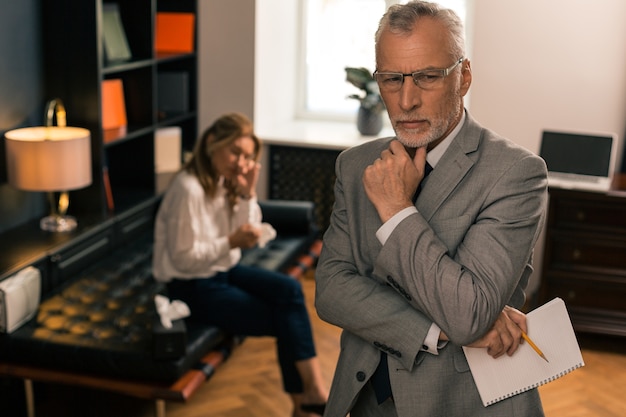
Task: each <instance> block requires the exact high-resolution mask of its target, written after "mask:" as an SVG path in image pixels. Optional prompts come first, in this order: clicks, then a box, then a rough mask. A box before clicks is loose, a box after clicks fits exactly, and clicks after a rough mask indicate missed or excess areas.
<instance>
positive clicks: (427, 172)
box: [413, 162, 433, 204]
mask: <svg viewBox="0 0 626 417" xmlns="http://www.w3.org/2000/svg"><path fill="white" fill-rule="evenodd" d="M432 170H433V167H431V166H430V164H429V163H428V162H426V165H425V166H424V178H422V181H421V182H420V185H418V186H417V190H415V194H414V195H413V204H415V202H416V201H417V196H418V195H420V191H422V184H423V183H424V180H425V179H426V177H427V176H428V174H430V173H431V172H432Z"/></svg>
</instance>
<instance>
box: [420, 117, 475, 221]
mask: <svg viewBox="0 0 626 417" xmlns="http://www.w3.org/2000/svg"><path fill="white" fill-rule="evenodd" d="M481 134H482V128H481V127H480V126H479V125H478V123H476V121H474V119H472V118H471V116H470V115H469V114H466V120H465V124H464V125H463V127H462V128H461V130H460V131H459V134H458V135H457V137H456V138H454V140H453V141H452V143H451V144H450V146H449V147H448V149H447V150H446V152H445V153H444V154H443V156H442V157H441V159H440V160H439V162H438V163H437V166H436V167H435V169H434V170H433V171H432V173H431V174H430V175H429V176H428V177H427V178H426V179H425V180H424V182H425V183H424V184H423V185H422V191H421V193H420V195H419V197H418V198H417V202H416V206H417V209H418V210H419V212H420V213H422V216H424V218H425V219H426V220H427V221H429V220H430V219H431V218H432V216H433V215H434V214H435V213H436V212H437V209H438V208H439V206H440V205H441V204H443V202H444V201H445V200H446V198H448V196H449V195H450V193H452V191H453V190H454V189H455V188H456V186H457V185H458V184H459V182H461V181H462V180H463V178H464V177H465V175H466V174H467V172H468V171H469V170H470V169H471V168H472V166H473V165H474V158H473V157H472V154H473V153H474V152H476V151H477V150H478V144H479V142H480V137H481Z"/></svg>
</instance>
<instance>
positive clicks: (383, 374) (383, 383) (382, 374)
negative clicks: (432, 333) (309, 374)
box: [370, 162, 433, 404]
mask: <svg viewBox="0 0 626 417" xmlns="http://www.w3.org/2000/svg"><path fill="white" fill-rule="evenodd" d="M432 170H433V167H431V166H430V164H429V163H428V162H426V166H424V179H425V178H426V177H427V176H428V174H430V173H431V172H432ZM424 179H422V182H420V185H419V186H418V187H417V190H415V195H414V196H413V203H415V201H417V196H418V195H419V193H420V191H422V184H423V183H424ZM370 382H371V383H372V387H373V388H374V393H376V401H378V404H382V403H384V402H385V400H387V398H389V397H391V383H390V381H389V365H388V364H387V354H386V353H385V352H383V351H380V362H379V363H378V367H377V368H376V371H374V374H373V375H372V379H371V380H370Z"/></svg>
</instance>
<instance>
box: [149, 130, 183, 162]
mask: <svg viewBox="0 0 626 417" xmlns="http://www.w3.org/2000/svg"><path fill="white" fill-rule="evenodd" d="M181 142H182V129H181V128H180V127H179V126H168V127H160V128H158V129H157V130H156V132H155V134H154V169H155V172H156V173H157V174H160V173H164V172H176V171H178V169H180V167H181V163H182V156H181V153H182V152H181V149H182V147H181Z"/></svg>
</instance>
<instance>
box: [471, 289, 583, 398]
mask: <svg viewBox="0 0 626 417" xmlns="http://www.w3.org/2000/svg"><path fill="white" fill-rule="evenodd" d="M526 323H527V325H528V336H529V337H530V338H531V339H532V340H533V342H535V344H536V345H537V346H538V347H539V349H541V350H542V351H543V353H544V354H545V356H546V358H547V359H548V361H549V362H546V361H545V360H543V359H542V358H541V357H540V356H539V355H538V354H537V352H535V351H534V350H533V348H532V347H531V346H530V345H529V344H528V343H523V344H522V345H520V347H519V349H518V350H517V351H516V352H515V353H514V354H513V356H508V355H506V354H505V355H503V356H501V357H499V358H497V359H494V358H492V357H491V356H489V355H488V354H487V350H486V349H484V348H468V347H463V350H464V352H465V357H466V358H467V362H468V363H469V366H470V370H471V371H472V376H473V377H474V381H475V382H476V386H477V387H478V392H479V394H480V398H481V400H482V402H483V405H484V406H485V407H486V406H488V405H491V404H494V403H496V402H498V401H501V400H504V399H505V398H509V397H512V396H514V395H517V394H521V393H522V392H525V391H528V390H530V389H533V388H536V387H538V386H540V385H543V384H546V383H548V382H551V381H554V380H555V379H558V378H560V377H562V376H563V375H566V374H568V373H570V372H571V371H573V370H574V369H577V368H580V367H581V366H584V365H585V363H584V361H583V358H582V354H581V352H580V347H579V346H578V341H577V340H576V335H575V334H574V329H573V327H572V322H571V321H570V318H569V315H568V313H567V308H566V307H565V303H564V302H563V300H562V299H560V298H555V299H553V300H552V301H549V302H548V303H546V304H544V305H542V306H541V307H538V308H536V309H535V310H533V311H531V312H530V313H528V314H527V316H526Z"/></svg>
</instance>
